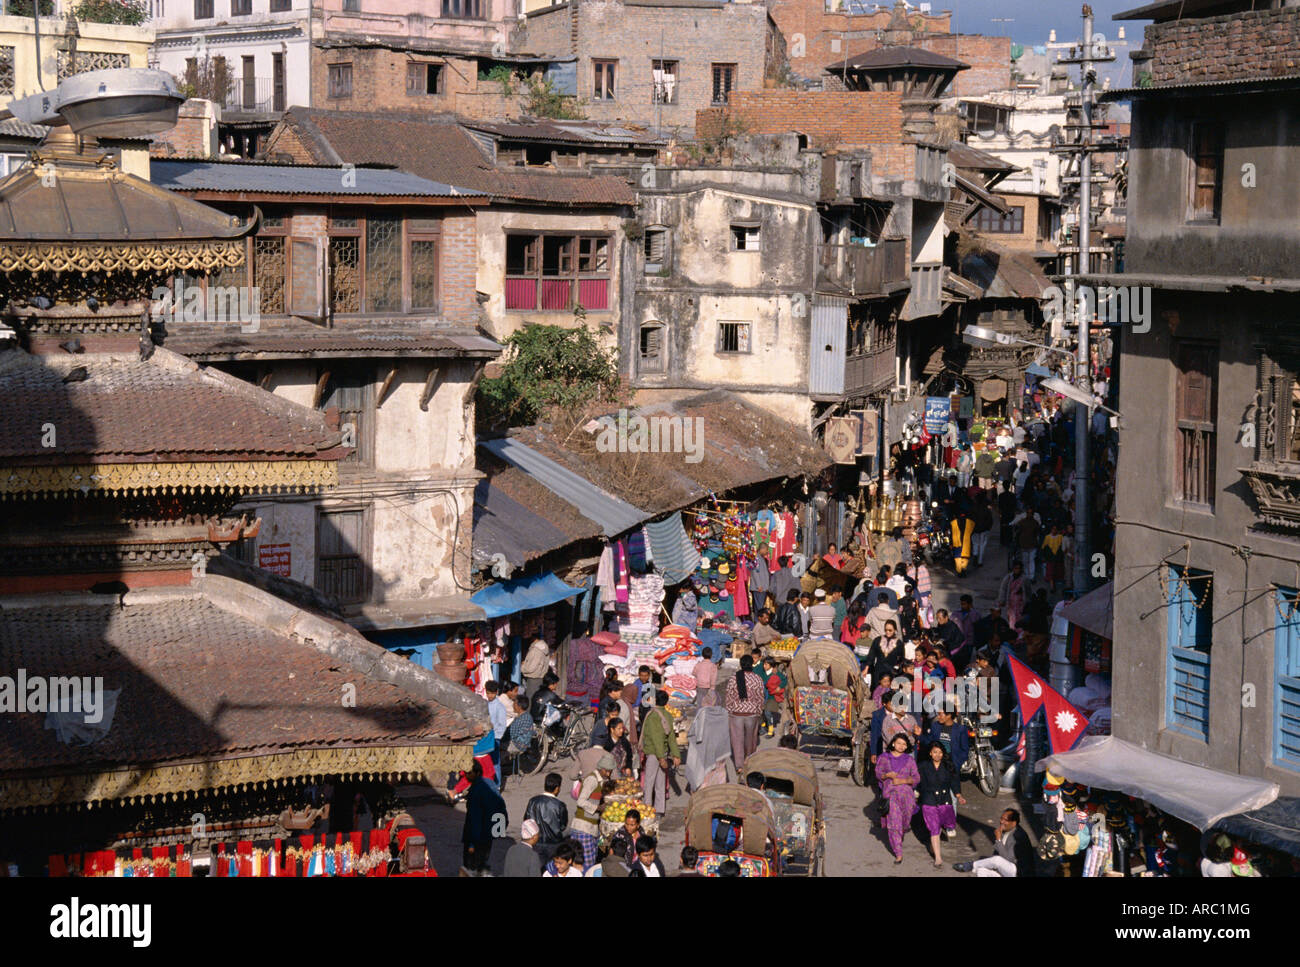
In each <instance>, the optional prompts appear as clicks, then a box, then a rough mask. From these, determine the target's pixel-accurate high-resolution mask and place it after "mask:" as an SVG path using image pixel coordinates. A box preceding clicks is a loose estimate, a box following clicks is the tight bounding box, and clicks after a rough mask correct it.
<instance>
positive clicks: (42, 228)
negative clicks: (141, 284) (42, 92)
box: [0, 136, 256, 274]
mask: <svg viewBox="0 0 1300 967" xmlns="http://www.w3.org/2000/svg"><path fill="white" fill-rule="evenodd" d="M53 137H54V136H51V138H52V139H53ZM255 224H256V219H249V220H247V221H240V219H239V218H237V217H235V216H233V215H227V214H225V213H224V212H220V211H217V210H216V209H214V208H211V207H209V206H207V205H204V204H203V203H201V202H197V201H194V200H193V199H192V198H186V197H184V196H182V195H178V194H175V193H174V192H170V191H167V190H166V189H163V188H160V187H158V186H157V185H154V184H151V183H150V182H148V181H146V180H145V179H143V178H138V177H136V176H135V175H129V174H127V173H125V172H124V171H122V170H121V169H119V168H118V167H117V166H116V165H114V164H113V162H112V160H111V159H110V158H108V156H106V155H103V154H94V153H84V154H79V153H77V151H76V148H75V146H74V145H66V144H62V143H56V142H53V141H51V142H47V144H45V145H42V146H41V148H40V149H38V150H37V151H35V152H33V153H32V157H31V163H30V164H28V165H24V166H23V167H22V168H20V169H19V170H18V171H16V172H14V173H13V174H12V175H10V176H9V177H7V178H5V179H3V180H0V272H52V273H64V272H78V273H81V274H88V273H91V272H96V273H103V274H115V273H124V272H129V273H132V274H139V273H142V272H144V273H175V272H184V271H204V272H215V271H220V270H222V269H226V268H235V267H238V266H240V265H242V264H243V262H244V247H245V246H244V238H245V237H246V236H247V235H248V234H249V232H251V231H252V229H253V227H254V225H255Z"/></svg>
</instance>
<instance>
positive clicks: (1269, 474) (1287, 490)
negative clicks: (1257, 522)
mask: <svg viewBox="0 0 1300 967" xmlns="http://www.w3.org/2000/svg"><path fill="white" fill-rule="evenodd" d="M1237 472H1238V473H1239V474H1241V475H1242V476H1243V477H1245V478H1246V482H1247V483H1248V484H1250V489H1251V491H1252V492H1253V493H1254V495H1255V502H1256V504H1257V505H1258V506H1259V516H1260V519H1261V520H1262V521H1263V523H1265V524H1267V525H1268V526H1269V527H1275V528H1277V529H1279V530H1284V531H1288V532H1289V533H1292V534H1300V465H1297V464H1281V463H1254V464H1251V465H1250V466H1249V467H1244V468H1238V470H1237Z"/></svg>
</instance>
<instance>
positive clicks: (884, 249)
mask: <svg viewBox="0 0 1300 967" xmlns="http://www.w3.org/2000/svg"><path fill="white" fill-rule="evenodd" d="M821 281H822V282H823V283H824V284H826V285H828V286H833V287H835V288H838V289H843V290H844V291H846V292H848V293H849V294H850V295H855V296H876V295H888V294H889V293H890V292H892V291H894V290H895V289H897V288H902V287H905V286H906V285H907V283H908V271H907V240H906V239H902V238H885V239H881V240H880V241H879V242H878V243H877V244H876V245H874V246H866V245H823V246H822V250H821Z"/></svg>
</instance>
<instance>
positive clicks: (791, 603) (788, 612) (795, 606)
mask: <svg viewBox="0 0 1300 967" xmlns="http://www.w3.org/2000/svg"><path fill="white" fill-rule="evenodd" d="M772 627H773V628H775V629H776V630H777V631H779V632H781V634H783V635H793V636H794V637H796V638H802V637H803V614H802V612H800V611H799V592H798V591H796V590H794V589H793V588H792V589H791V590H789V591H787V592H786V596H785V604H783V605H781V606H780V607H779V608H777V609H776V617H775V618H774V619H773V620H772Z"/></svg>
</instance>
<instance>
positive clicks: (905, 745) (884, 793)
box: [876, 732, 921, 864]
mask: <svg viewBox="0 0 1300 967" xmlns="http://www.w3.org/2000/svg"><path fill="white" fill-rule="evenodd" d="M876 779H878V780H879V781H880V795H881V797H882V798H883V799H884V800H885V802H886V804H887V805H888V809H889V812H888V813H887V814H886V815H885V828H886V829H887V830H888V831H889V850H890V852H892V853H893V854H894V863H895V864H898V863H902V862H903V837H904V836H905V835H906V834H907V830H908V827H910V826H911V825H912V817H913V816H915V815H916V792H915V787H916V784H917V783H918V782H920V781H921V774H920V773H919V772H917V769H916V760H915V759H913V758H912V741H911V739H909V738H908V737H907V734H906V733H904V732H899V733H898V734H897V735H895V736H894V737H893V738H892V739H890V740H889V751H888V752H886V753H885V754H884V755H882V756H881V757H880V758H879V759H878V760H877V761H876Z"/></svg>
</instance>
